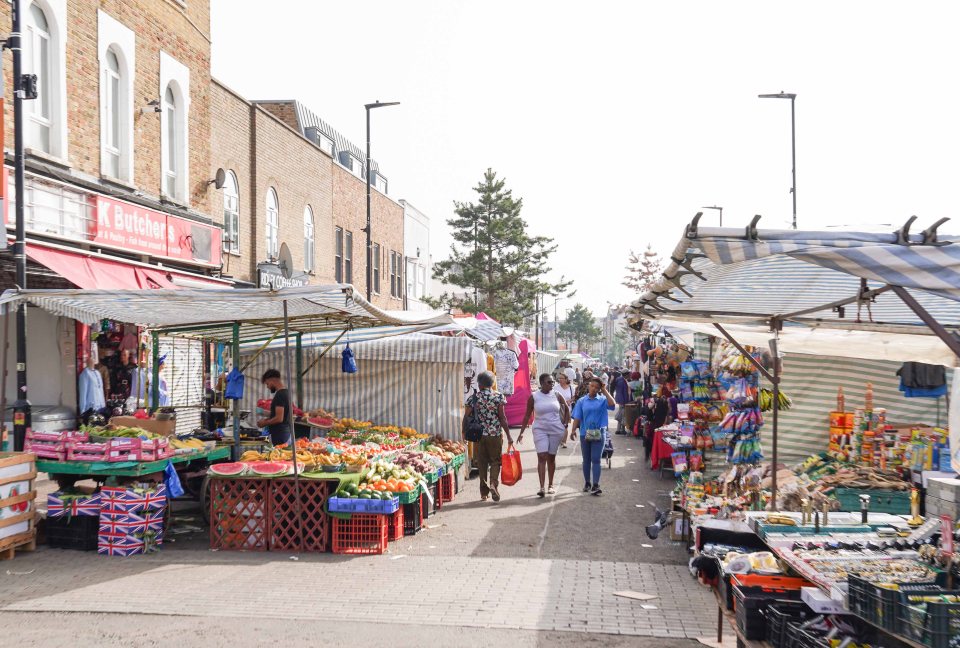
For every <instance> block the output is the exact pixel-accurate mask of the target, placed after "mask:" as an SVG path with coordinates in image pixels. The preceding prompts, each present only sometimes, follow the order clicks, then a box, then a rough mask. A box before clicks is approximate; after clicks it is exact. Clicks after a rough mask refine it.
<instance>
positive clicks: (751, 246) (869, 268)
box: [631, 221, 960, 365]
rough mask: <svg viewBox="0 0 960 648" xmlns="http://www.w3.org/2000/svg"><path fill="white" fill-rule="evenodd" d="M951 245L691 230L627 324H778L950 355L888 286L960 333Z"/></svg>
mask: <svg viewBox="0 0 960 648" xmlns="http://www.w3.org/2000/svg"><path fill="white" fill-rule="evenodd" d="M958 243H960V238H957V237H943V236H940V237H937V236H936V233H935V231H928V232H926V233H925V234H922V235H911V234H909V233H907V232H901V233H890V234H874V233H862V232H800V231H792V230H788V231H779V230H772V231H763V230H759V231H758V230H755V229H754V230H751V229H750V228H746V229H732V228H698V227H697V226H696V221H695V222H694V223H692V224H691V225H690V226H689V227H688V228H687V230H686V232H685V234H684V237H683V238H682V239H681V241H680V243H679V244H678V245H677V247H676V248H675V250H674V252H673V254H672V255H671V262H670V264H669V266H668V267H667V269H666V271H665V272H664V273H663V276H662V277H661V278H660V279H659V280H658V281H657V282H655V283H654V284H653V286H652V287H651V288H650V290H648V291H647V292H646V293H645V294H644V295H643V296H642V297H641V298H640V299H639V300H638V301H636V302H635V303H634V304H633V307H632V315H631V320H632V323H634V324H636V323H637V322H638V321H639V320H642V319H663V320H674V321H682V322H704V323H714V322H717V323H738V324H742V325H744V326H747V327H753V328H754V329H755V330H757V331H760V330H765V331H769V324H770V320H771V318H777V319H780V320H782V322H783V326H784V331H785V332H786V331H789V330H791V329H799V328H811V327H812V328H816V329H818V330H836V329H847V330H855V331H872V332H877V333H884V334H887V335H909V336H923V338H924V339H925V340H926V343H928V344H929V345H932V347H933V348H934V349H935V350H936V351H935V353H943V352H946V353H948V354H949V351H946V349H947V347H946V345H945V344H943V343H942V342H940V341H939V339H938V338H936V337H935V336H933V335H932V333H931V331H930V330H929V329H928V328H927V326H926V325H925V324H924V323H923V321H922V320H921V319H920V318H919V317H918V316H917V315H916V314H915V313H914V311H913V310H911V309H910V308H909V307H908V306H907V305H906V304H904V302H903V301H901V299H900V298H899V297H898V296H897V295H896V294H894V293H893V292H892V291H890V289H889V287H890V286H901V287H903V288H905V289H906V290H907V293H908V294H909V295H910V296H912V297H913V298H914V299H915V300H916V301H917V302H919V303H920V305H921V306H923V308H924V309H925V310H926V311H927V312H928V313H930V314H931V315H932V316H933V317H934V318H935V319H936V320H937V321H938V322H939V323H940V324H942V325H943V326H945V327H947V328H948V329H955V328H957V327H960V245H958ZM874 291H876V292H874ZM768 335H769V334H768ZM821 337H823V336H822V335H821ZM872 339H873V340H874V341H875V340H876V338H872ZM892 339H894V338H887V340H888V341H890V340H892ZM865 343H866V341H865ZM807 352H808V353H816V352H817V351H816V350H815V349H810V350H808V351H807ZM950 355H951V356H952V354H950ZM890 359H896V358H890ZM944 364H946V362H945V363H944ZM949 364H951V365H952V364H954V359H952V358H951V360H950V362H949Z"/></svg>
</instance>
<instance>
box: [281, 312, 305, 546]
mask: <svg viewBox="0 0 960 648" xmlns="http://www.w3.org/2000/svg"><path fill="white" fill-rule="evenodd" d="M290 369H291V367H290V320H289V319H288V318H287V300H286V299H284V300H283V373H284V374H285V375H284V379H285V383H286V386H287V389H290V383H291V382H292V380H291V377H292V376H291V372H290ZM284 416H286V417H288V418H289V420H290V423H289V425H288V427H287V429H288V430H289V432H290V444H289V445H290V452H292V453H293V457H292V462H291V463H292V464H293V509H294V515H296V518H297V548H298V551H300V552H302V551H303V519H302V515H303V514H302V512H301V508H302V507H303V502H301V501H300V471H299V470H298V468H297V437H296V434H295V433H294V429H293V412H292V411H291V412H289V413H286V412H284Z"/></svg>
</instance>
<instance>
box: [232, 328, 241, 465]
mask: <svg viewBox="0 0 960 648" xmlns="http://www.w3.org/2000/svg"><path fill="white" fill-rule="evenodd" d="M230 355H232V356H233V366H234V368H239V365H240V322H234V323H233V346H232V347H231V350H230ZM239 459H240V401H239V399H234V401H233V460H234V461H238V460H239Z"/></svg>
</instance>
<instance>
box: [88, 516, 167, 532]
mask: <svg viewBox="0 0 960 648" xmlns="http://www.w3.org/2000/svg"><path fill="white" fill-rule="evenodd" d="M148 531H151V532H154V533H161V532H163V511H152V512H144V513H143V514H142V515H141V514H137V513H128V512H126V511H101V512H100V533H101V534H109V535H112V534H125V535H143V534H144V533H146V532H148Z"/></svg>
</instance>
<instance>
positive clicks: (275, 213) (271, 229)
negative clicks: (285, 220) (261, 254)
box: [267, 187, 280, 259]
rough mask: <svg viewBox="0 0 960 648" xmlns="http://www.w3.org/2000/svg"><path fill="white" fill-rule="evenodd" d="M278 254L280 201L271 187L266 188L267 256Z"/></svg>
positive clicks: (273, 256)
mask: <svg viewBox="0 0 960 648" xmlns="http://www.w3.org/2000/svg"><path fill="white" fill-rule="evenodd" d="M279 255H280V201H279V200H277V191H276V189H274V188H273V187H270V188H269V189H268V190H267V257H268V258H270V259H276V258H277V257H278V256H279Z"/></svg>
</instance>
